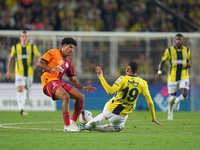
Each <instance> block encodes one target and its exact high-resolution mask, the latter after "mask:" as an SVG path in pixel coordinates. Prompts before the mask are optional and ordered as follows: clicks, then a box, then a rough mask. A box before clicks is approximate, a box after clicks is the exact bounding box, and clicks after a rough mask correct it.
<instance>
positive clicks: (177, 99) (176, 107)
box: [174, 94, 185, 111]
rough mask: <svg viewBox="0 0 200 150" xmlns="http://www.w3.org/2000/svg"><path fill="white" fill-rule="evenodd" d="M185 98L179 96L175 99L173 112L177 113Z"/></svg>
mask: <svg viewBox="0 0 200 150" xmlns="http://www.w3.org/2000/svg"><path fill="white" fill-rule="evenodd" d="M184 99H185V98H184V96H183V95H182V94H181V95H180V96H179V97H177V98H176V99H175V102H174V110H175V111H178V110H179V107H180V102H181V101H183V100H184Z"/></svg>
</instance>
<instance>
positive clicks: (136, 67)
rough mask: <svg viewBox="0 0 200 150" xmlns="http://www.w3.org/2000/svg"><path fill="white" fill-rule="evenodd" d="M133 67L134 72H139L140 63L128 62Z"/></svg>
mask: <svg viewBox="0 0 200 150" xmlns="http://www.w3.org/2000/svg"><path fill="white" fill-rule="evenodd" d="M128 65H129V66H130V67H131V71H132V73H137V70H138V64H137V63H136V62H134V61H133V62H129V64H128Z"/></svg>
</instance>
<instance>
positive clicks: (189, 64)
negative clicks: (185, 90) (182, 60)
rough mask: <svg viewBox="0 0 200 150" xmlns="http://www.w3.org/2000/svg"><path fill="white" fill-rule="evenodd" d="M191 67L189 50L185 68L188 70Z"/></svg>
mask: <svg viewBox="0 0 200 150" xmlns="http://www.w3.org/2000/svg"><path fill="white" fill-rule="evenodd" d="M191 67H192V60H191V57H190V49H189V51H188V59H187V68H188V69H190V68H191Z"/></svg>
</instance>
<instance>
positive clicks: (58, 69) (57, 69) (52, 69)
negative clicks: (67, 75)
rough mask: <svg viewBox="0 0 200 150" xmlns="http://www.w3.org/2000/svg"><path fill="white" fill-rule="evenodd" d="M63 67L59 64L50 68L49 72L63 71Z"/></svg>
mask: <svg viewBox="0 0 200 150" xmlns="http://www.w3.org/2000/svg"><path fill="white" fill-rule="evenodd" d="M63 70H64V69H63V68H62V67H60V66H57V67H55V68H51V70H50V71H51V72H63Z"/></svg>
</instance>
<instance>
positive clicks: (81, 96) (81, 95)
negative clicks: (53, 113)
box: [79, 93, 85, 102]
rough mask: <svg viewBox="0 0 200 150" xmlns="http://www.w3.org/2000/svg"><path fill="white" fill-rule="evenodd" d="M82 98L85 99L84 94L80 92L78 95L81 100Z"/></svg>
mask: <svg viewBox="0 0 200 150" xmlns="http://www.w3.org/2000/svg"><path fill="white" fill-rule="evenodd" d="M84 99H85V95H83V94H82V93H81V94H80V96H79V100H81V101H83V102H84Z"/></svg>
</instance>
